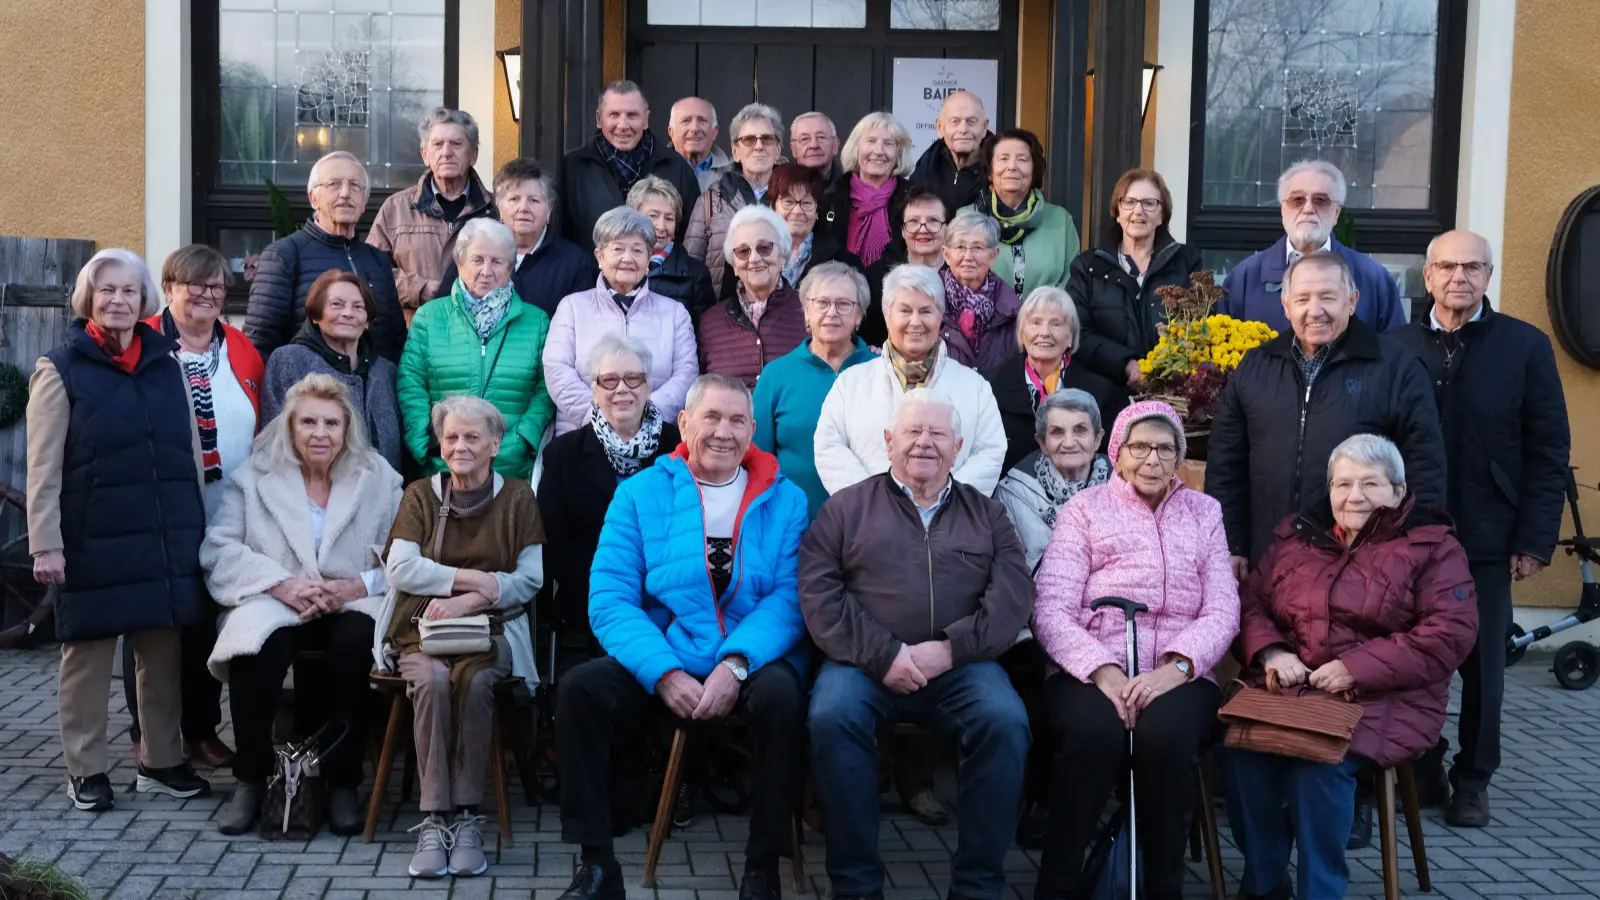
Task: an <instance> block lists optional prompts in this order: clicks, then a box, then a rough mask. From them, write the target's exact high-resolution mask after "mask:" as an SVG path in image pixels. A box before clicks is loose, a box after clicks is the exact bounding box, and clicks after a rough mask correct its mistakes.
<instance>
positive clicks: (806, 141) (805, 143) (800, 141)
mask: <svg viewBox="0 0 1600 900" xmlns="http://www.w3.org/2000/svg"><path fill="white" fill-rule="evenodd" d="M831 140H833V138H832V137H830V136H828V135H826V134H797V135H795V136H794V139H793V141H792V142H791V143H793V144H794V145H795V146H796V147H809V146H811V145H812V144H826V143H827V142H829V141H831Z"/></svg>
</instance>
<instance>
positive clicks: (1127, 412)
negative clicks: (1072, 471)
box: [1106, 400, 1189, 465]
mask: <svg viewBox="0 0 1600 900" xmlns="http://www.w3.org/2000/svg"><path fill="white" fill-rule="evenodd" d="M1146 419H1162V420H1164V421H1165V422H1167V423H1168V424H1169V425H1171V426H1172V427H1173V428H1174V429H1176V430H1177V432H1178V461H1179V462H1182V461H1183V459H1184V457H1185V456H1187V455H1188V453H1189V441H1188V438H1187V437H1186V436H1185V435H1184V432H1183V419H1182V418H1180V417H1179V416H1178V411H1177V410H1175V409H1173V408H1172V407H1171V406H1169V405H1167V404H1166V403H1163V402H1161V401H1160V400H1141V401H1139V402H1138V403H1130V404H1128V407H1127V408H1126V409H1124V410H1123V411H1122V412H1121V413H1119V414H1118V415H1117V421H1116V424H1114V425H1112V426H1111V437H1110V443H1108V444H1107V445H1106V455H1107V456H1109V457H1110V458H1111V461H1112V464H1113V465H1115V464H1116V460H1117V452H1118V451H1119V450H1121V449H1122V442H1123V441H1126V440H1127V439H1128V432H1130V431H1132V430H1133V426H1135V425H1137V424H1139V423H1140V422H1143V421H1145V420H1146Z"/></svg>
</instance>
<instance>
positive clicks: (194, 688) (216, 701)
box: [122, 597, 222, 746]
mask: <svg viewBox="0 0 1600 900" xmlns="http://www.w3.org/2000/svg"><path fill="white" fill-rule="evenodd" d="M205 607H206V614H205V615H203V616H201V617H200V618H201V621H200V622H198V623H196V624H194V625H191V626H189V627H188V628H184V629H182V630H180V631H179V632H178V646H179V648H180V654H181V657H180V660H179V664H178V684H179V700H180V702H181V703H182V704H183V739H184V740H185V741H188V742H189V744H190V745H191V746H193V745H194V744H198V743H200V742H201V741H203V740H207V739H208V738H214V737H216V736H217V729H218V728H219V727H221V726H222V682H220V681H218V680H217V679H216V678H214V677H212V675H211V670H210V669H208V668H206V660H208V659H210V658H211V650H212V648H214V647H215V646H216V645H217V606H216V604H214V603H212V602H211V599H210V598H209V597H207V598H206V600H205ZM122 695H123V697H125V698H127V701H128V715H129V716H132V717H133V727H132V728H131V729H129V732H128V733H129V736H130V737H132V738H133V740H134V741H136V742H137V741H138V740H139V735H140V732H139V685H138V684H137V682H136V680H135V679H134V660H133V642H132V641H123V642H122Z"/></svg>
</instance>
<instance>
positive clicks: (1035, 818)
mask: <svg viewBox="0 0 1600 900" xmlns="http://www.w3.org/2000/svg"><path fill="white" fill-rule="evenodd" d="M1049 833H1050V810H1048V809H1046V808H1045V807H1044V804H1042V803H1029V804H1026V805H1025V807H1024V809H1023V812H1022V818H1021V819H1020V820H1018V821H1017V846H1019V847H1021V848H1022V849H1024V850H1043V849H1044V842H1045V838H1046V836H1047V835H1049ZM1035 893H1036V894H1037V892H1035Z"/></svg>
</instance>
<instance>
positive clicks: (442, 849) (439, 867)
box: [407, 813, 450, 878]
mask: <svg viewBox="0 0 1600 900" xmlns="http://www.w3.org/2000/svg"><path fill="white" fill-rule="evenodd" d="M412 831H415V832H418V834H417V852H416V853H413V854H411V868H410V869H408V870H407V871H409V872H410V873H411V877H413V878H443V877H444V876H446V875H448V874H450V857H449V853H450V829H449V828H447V827H445V824H444V816H441V815H439V814H438V813H429V814H428V817H427V818H426V819H423V820H422V821H421V822H419V823H417V824H416V825H415V826H413V827H412V828H409V829H407V832H408V833H409V832H412Z"/></svg>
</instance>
